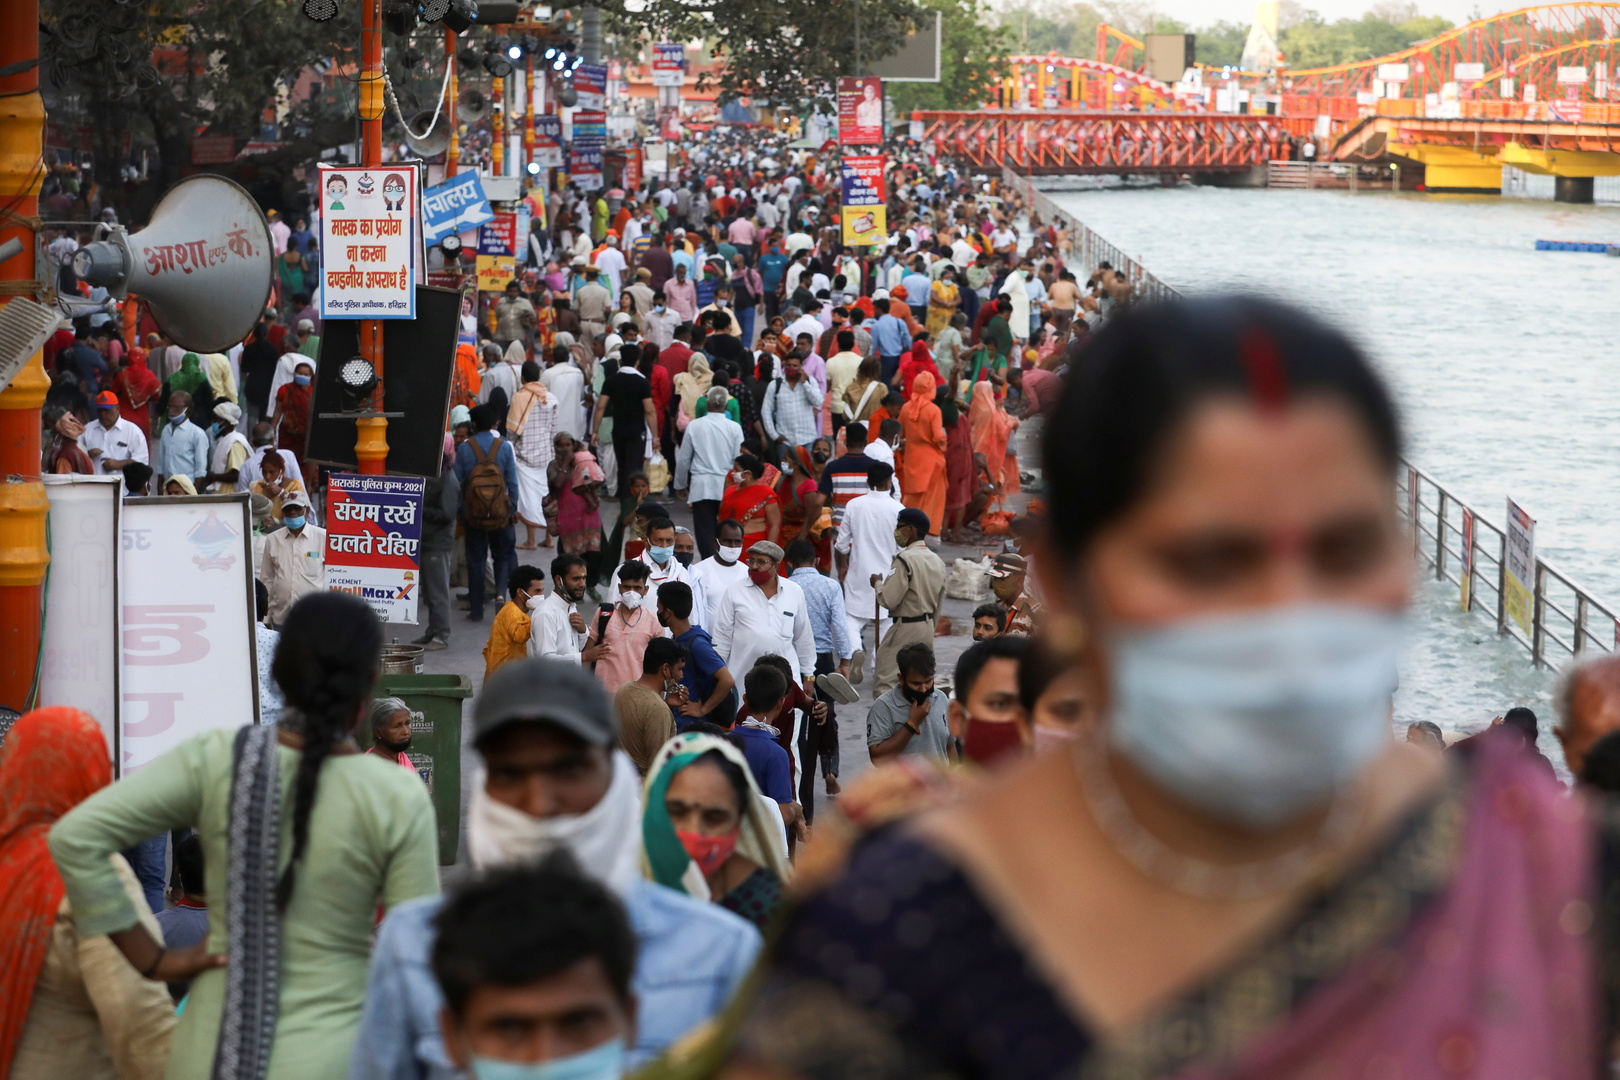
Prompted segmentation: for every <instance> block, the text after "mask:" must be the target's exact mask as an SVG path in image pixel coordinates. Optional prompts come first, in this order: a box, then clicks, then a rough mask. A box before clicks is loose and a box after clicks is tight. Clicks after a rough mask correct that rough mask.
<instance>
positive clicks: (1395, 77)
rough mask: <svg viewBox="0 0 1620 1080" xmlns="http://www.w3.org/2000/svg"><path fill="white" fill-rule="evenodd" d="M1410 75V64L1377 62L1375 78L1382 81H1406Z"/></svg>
mask: <svg viewBox="0 0 1620 1080" xmlns="http://www.w3.org/2000/svg"><path fill="white" fill-rule="evenodd" d="M1411 77H1412V66H1411V65H1410V64H1379V65H1378V75H1377V78H1379V79H1380V80H1382V81H1383V82H1402V83H1403V82H1406V81H1407V80H1408V79H1410V78H1411Z"/></svg>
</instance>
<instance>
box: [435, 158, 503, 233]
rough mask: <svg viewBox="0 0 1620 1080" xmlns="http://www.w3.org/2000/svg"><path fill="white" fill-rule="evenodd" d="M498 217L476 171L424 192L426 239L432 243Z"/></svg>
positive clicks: (465, 173) (450, 179)
mask: <svg viewBox="0 0 1620 1080" xmlns="http://www.w3.org/2000/svg"><path fill="white" fill-rule="evenodd" d="M494 216H495V212H494V210H493V209H491V207H490V205H489V197H488V196H487V195H485V194H484V185H483V184H482V183H481V182H479V179H478V174H477V173H476V172H464V173H461V174H460V175H459V176H452V177H450V178H449V179H448V180H446V181H445V182H444V183H442V184H439V185H437V186H435V187H430V188H426V189H425V190H423V192H422V239H423V240H424V241H425V242H427V243H429V244H437V243H438V242H439V241H440V240H443V239H444V238H445V237H447V236H449V235H451V234H452V233H463V232H466V231H467V230H468V229H471V228H473V227H475V226H478V225H482V224H483V223H484V222H486V221H488V220H489V219H490V218H492V217H494Z"/></svg>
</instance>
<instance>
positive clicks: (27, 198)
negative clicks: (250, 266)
mask: <svg viewBox="0 0 1620 1080" xmlns="http://www.w3.org/2000/svg"><path fill="white" fill-rule="evenodd" d="M38 61H39V0H7V2H6V3H3V4H0V72H4V73H5V74H0V203H3V204H4V206H5V207H6V208H7V209H8V210H9V211H10V214H9V216H8V217H7V218H6V220H5V221H4V223H0V242H4V241H6V240H13V239H15V240H20V241H21V242H22V245H23V250H22V254H20V255H15V256H13V257H11V258H10V259H7V260H5V261H4V262H3V263H0V302H4V303H9V302H10V298H11V297H15V296H28V295H32V294H33V293H34V292H35V291H36V290H37V289H38V288H39V287H40V283H39V282H38V281H37V280H36V279H35V275H36V274H37V273H39V271H40V264H39V261H38V251H39V238H38V236H37V235H36V230H37V229H38V227H39V189H40V187H41V185H43V184H44V182H45V171H44V166H43V164H42V154H43V149H44V143H45V104H44V102H43V101H42V100H41V99H40V96H39V62H38ZM50 386H51V380H50V378H49V377H48V376H46V374H45V364H44V361H43V359H42V354H40V353H35V354H34V355H33V356H32V357H30V358H29V360H28V363H27V364H26V365H24V366H23V369H22V370H21V371H19V372H18V373H17V377H16V378H15V379H13V380H12V382H11V385H10V386H9V387H7V388H6V390H5V392H4V393H0V705H5V706H7V707H9V708H12V709H16V710H17V711H19V712H21V711H22V710H23V709H24V708H25V707H26V706H27V705H28V694H29V691H30V690H31V689H32V687H33V685H34V668H35V667H36V666H37V665H38V662H39V641H40V634H41V633H42V631H43V624H42V622H41V612H42V610H43V604H44V586H45V568H46V566H47V564H49V562H50V554H49V552H48V551H47V549H46V545H45V515H46V513H47V512H48V511H49V509H50V502H49V500H48V499H47V498H46V497H45V485H44V483H42V482H41V480H40V475H39V471H40V457H39V455H40V419H39V411H40V409H41V407H43V406H44V404H45V392H46V391H47V390H49V389H50Z"/></svg>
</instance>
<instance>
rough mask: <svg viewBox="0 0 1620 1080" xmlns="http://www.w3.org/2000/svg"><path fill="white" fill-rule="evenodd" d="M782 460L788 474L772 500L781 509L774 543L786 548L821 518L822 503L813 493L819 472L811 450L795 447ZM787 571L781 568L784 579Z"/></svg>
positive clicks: (818, 495)
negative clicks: (780, 519)
mask: <svg viewBox="0 0 1620 1080" xmlns="http://www.w3.org/2000/svg"><path fill="white" fill-rule="evenodd" d="M817 444H818V445H819V440H818V443H817ZM784 459H785V461H786V463H787V465H788V471H787V472H785V473H783V474H782V478H781V479H780V480H778V481H777V482H776V499H777V502H778V503H779V504H780V506H781V509H782V529H781V535H780V536H779V537H778V539H777V541H776V542H777V543H778V544H780V545H782V546H783V547H786V546H787V545H788V544H790V543H792V542H793V541H795V540H797V539H798V538H799V535H800V534H801V533H802V532H804V530H805V527H806V525H807V524H809V525H814V524H815V522H816V520H817V519H818V518H820V517H821V506H822V503H823V502H824V501H825V499H824V497H823V496H822V494H821V492H820V491H818V490H816V488H817V485H818V484H819V483H820V481H821V469H820V468H819V467H818V466H817V465H816V461H815V458H813V457H812V456H811V447H808V446H795V447H793V448H792V450H790V451H789V452H788V453H787V454H785V455H784ZM789 569H790V568H789V567H788V566H786V565H785V564H784V565H783V567H782V571H783V576H784V577H786V576H787V572H788V570H789Z"/></svg>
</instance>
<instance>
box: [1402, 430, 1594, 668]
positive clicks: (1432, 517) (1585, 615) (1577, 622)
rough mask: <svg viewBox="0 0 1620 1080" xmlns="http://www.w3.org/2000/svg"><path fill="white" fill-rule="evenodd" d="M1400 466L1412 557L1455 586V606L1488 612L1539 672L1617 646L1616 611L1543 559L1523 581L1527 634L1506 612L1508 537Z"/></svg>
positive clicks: (1416, 473) (1404, 465) (1409, 468)
mask: <svg viewBox="0 0 1620 1080" xmlns="http://www.w3.org/2000/svg"><path fill="white" fill-rule="evenodd" d="M1401 465H1402V469H1401V472H1400V475H1399V476H1398V477H1397V478H1396V493H1397V498H1398V500H1399V503H1400V508H1401V513H1402V514H1403V515H1404V516H1405V517H1406V518H1407V520H1408V522H1409V523H1410V525H1411V530H1412V553H1413V555H1414V556H1416V558H1417V559H1418V560H1419V561H1420V562H1421V564H1422V565H1423V566H1424V567H1425V568H1430V567H1432V568H1433V570H1434V576H1435V577H1436V578H1437V579H1439V580H1441V581H1449V582H1452V583H1453V584H1455V585H1456V586H1457V588H1458V604H1459V606H1462V607H1464V610H1467V611H1482V612H1485V613H1487V614H1489V615H1490V616H1491V617H1492V618H1494V619H1495V620H1496V632H1497V633H1498V634H1501V635H1503V636H1505V637H1510V638H1512V639H1513V640H1514V641H1517V642H1518V643H1519V644H1520V645H1523V646H1524V647H1525V648H1526V649H1528V650H1529V651H1530V659H1531V661H1532V662H1533V663H1534V664H1535V665H1536V666H1537V667H1556V666H1558V664H1559V663H1560V662H1562V661H1563V660H1564V659H1565V658H1568V657H1576V656H1580V655H1581V654H1582V653H1584V652H1586V651H1588V650H1589V649H1591V648H1592V647H1593V646H1596V647H1597V648H1598V649H1600V650H1601V651H1603V652H1613V651H1615V649H1616V647H1617V646H1620V619H1617V618H1616V617H1615V611H1616V607H1615V606H1612V605H1610V604H1607V603H1605V602H1603V601H1601V600H1599V599H1598V598H1597V597H1595V596H1593V595H1592V594H1591V593H1589V592H1587V591H1586V590H1585V589H1583V588H1582V587H1581V586H1580V585H1578V584H1576V583H1575V580H1574V579H1573V578H1571V577H1570V576H1569V575H1567V574H1565V573H1563V572H1562V571H1561V570H1559V569H1557V568H1556V567H1554V566H1553V565H1552V564H1551V563H1549V562H1547V560H1545V559H1541V558H1537V559H1536V570H1535V581H1534V583H1530V582H1526V583H1525V584H1526V585H1527V586H1529V587H1530V594H1531V609H1530V627H1529V631H1528V632H1526V631H1525V630H1524V628H1522V627H1520V626H1519V625H1518V624H1517V623H1516V622H1514V620H1513V619H1512V618H1511V617H1510V615H1509V613H1508V581H1507V574H1508V571H1507V533H1506V532H1505V531H1504V530H1503V529H1502V528H1501V527H1500V526H1498V525H1497V524H1496V523H1495V522H1493V521H1491V520H1489V519H1488V518H1486V517H1484V516H1483V515H1482V514H1480V513H1479V511H1477V510H1475V509H1474V508H1473V507H1471V506H1469V505H1468V504H1467V503H1465V502H1463V501H1462V500H1461V499H1459V498H1458V497H1457V496H1456V495H1453V494H1452V493H1451V492H1450V491H1447V490H1446V489H1445V488H1443V487H1441V486H1440V485H1439V484H1438V483H1436V482H1435V480H1434V478H1433V477H1431V476H1429V475H1428V474H1427V473H1425V472H1423V471H1422V470H1421V469H1418V468H1416V467H1415V466H1412V465H1410V464H1407V463H1406V462H1404V461H1403V462H1402V463H1401ZM1464 576H1466V577H1467V579H1468V586H1467V589H1466V591H1464V587H1463V579H1464ZM1465 598H1466V601H1465ZM1464 605H1465V606H1464Z"/></svg>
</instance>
